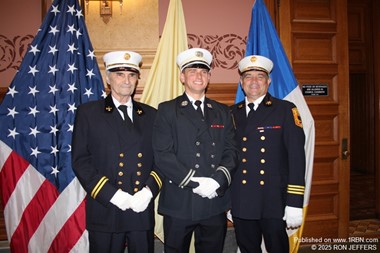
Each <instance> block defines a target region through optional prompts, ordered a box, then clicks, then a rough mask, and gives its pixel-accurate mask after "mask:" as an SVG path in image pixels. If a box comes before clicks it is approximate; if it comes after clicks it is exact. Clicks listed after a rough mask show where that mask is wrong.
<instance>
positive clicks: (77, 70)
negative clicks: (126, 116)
mask: <svg viewBox="0 0 380 253" xmlns="http://www.w3.org/2000/svg"><path fill="white" fill-rule="evenodd" d="M102 96H105V92H104V85H103V81H102V78H101V75H100V71H99V67H98V65H97V61H96V57H95V54H94V50H93V48H92V45H91V42H90V39H89V36H88V33H87V29H86V26H85V22H84V17H83V14H82V10H81V7H80V5H79V3H78V0H55V1H54V2H53V3H52V6H51V7H50V9H49V11H48V13H47V15H46V17H45V19H44V21H43V23H42V25H41V27H40V29H39V30H38V32H37V34H36V36H35V38H34V40H33V42H32V43H31V45H30V46H29V48H28V51H27V52H26V54H25V56H24V59H23V61H22V62H21V65H20V69H19V71H18V72H17V74H16V76H15V77H14V79H13V81H12V83H11V85H10V86H9V89H8V92H7V93H6V95H5V97H4V100H3V103H2V104H1V106H0V183H1V192H2V199H3V205H4V217H5V223H6V229H7V236H8V240H9V242H10V248H11V251H12V252H87V251H88V238H87V232H86V230H85V210H84V208H85V195H86V193H85V191H84V190H83V189H82V188H81V186H80V184H79V181H78V180H77V178H76V177H75V174H74V172H73V170H72V167H71V137H72V132H73V124H74V116H75V112H76V108H77V107H78V105H79V104H82V103H86V102H88V101H91V100H97V99H100V98H101V97H102Z"/></svg>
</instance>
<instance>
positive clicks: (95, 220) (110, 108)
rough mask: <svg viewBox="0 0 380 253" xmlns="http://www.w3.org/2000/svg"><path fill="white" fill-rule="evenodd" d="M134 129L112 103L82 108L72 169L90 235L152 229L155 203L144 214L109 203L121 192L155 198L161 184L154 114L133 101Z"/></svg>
mask: <svg viewBox="0 0 380 253" xmlns="http://www.w3.org/2000/svg"><path fill="white" fill-rule="evenodd" d="M133 109H134V110H133V125H134V129H132V130H131V129H128V128H127V126H126V124H125V122H124V121H123V119H122V118H121V115H120V113H119V111H118V110H117V108H115V105H114V103H113V101H112V97H111V95H109V96H108V97H107V98H106V99H105V100H99V101H94V102H89V103H86V104H82V105H81V106H79V107H78V110H77V114H76V118H75V127H74V134H73V145H72V149H73V150H72V154H73V167H74V171H75V174H76V175H77V177H78V179H79V181H80V182H81V184H82V186H83V188H84V189H85V190H86V192H87V199H86V222H87V229H89V230H95V231H101V232H126V231H135V230H149V229H152V228H153V227H154V210H153V205H154V200H152V201H151V203H150V204H149V206H148V208H147V209H146V210H145V211H144V212H141V213H135V212H133V211H132V210H131V209H127V210H126V211H122V210H120V209H119V208H118V207H116V206H114V205H113V204H112V203H110V200H111V198H112V197H113V195H114V194H115V193H116V191H117V190H118V189H122V190H123V191H125V192H128V193H129V194H131V195H133V194H134V193H135V192H137V191H139V190H140V189H142V188H143V187H144V186H148V187H149V188H150V190H151V191H152V194H153V198H154V197H155V196H157V194H158V192H159V189H160V186H161V185H162V183H161V179H160V177H159V175H158V174H157V172H156V171H154V170H152V169H153V166H154V162H153V161H154V160H153V150H152V128H153V121H154V118H155V115H156V109H154V108H153V107H150V106H148V105H145V104H141V103H138V102H136V101H133Z"/></svg>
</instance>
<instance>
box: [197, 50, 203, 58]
mask: <svg viewBox="0 0 380 253" xmlns="http://www.w3.org/2000/svg"><path fill="white" fill-rule="evenodd" d="M195 56H196V57H203V53H202V52H201V51H195Z"/></svg>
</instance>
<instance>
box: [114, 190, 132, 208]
mask: <svg viewBox="0 0 380 253" xmlns="http://www.w3.org/2000/svg"><path fill="white" fill-rule="evenodd" d="M131 200H132V195H131V194H129V193H127V192H125V191H122V190H120V189H119V190H118V191H117V192H116V193H115V195H113V197H112V198H111V200H110V202H111V203H112V204H114V205H115V206H117V207H118V208H120V209H121V210H123V211H125V210H127V209H129V208H131Z"/></svg>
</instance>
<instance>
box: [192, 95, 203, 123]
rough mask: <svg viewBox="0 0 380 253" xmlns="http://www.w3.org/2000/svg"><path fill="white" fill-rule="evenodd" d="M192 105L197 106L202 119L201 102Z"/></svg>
mask: <svg viewBox="0 0 380 253" xmlns="http://www.w3.org/2000/svg"><path fill="white" fill-rule="evenodd" d="M194 104H195V105H196V106H197V112H198V114H199V115H201V118H202V119H203V112H202V108H201V104H202V101H200V100H197V101H195V102H194Z"/></svg>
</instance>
